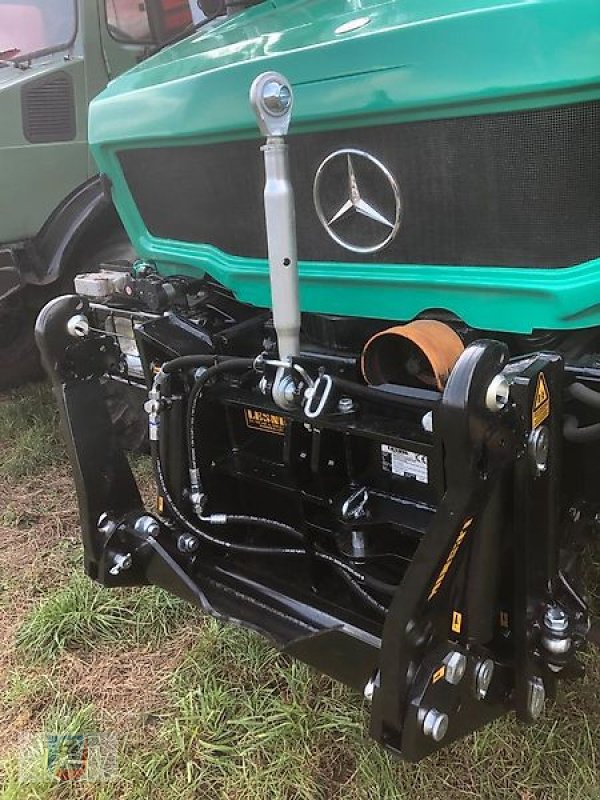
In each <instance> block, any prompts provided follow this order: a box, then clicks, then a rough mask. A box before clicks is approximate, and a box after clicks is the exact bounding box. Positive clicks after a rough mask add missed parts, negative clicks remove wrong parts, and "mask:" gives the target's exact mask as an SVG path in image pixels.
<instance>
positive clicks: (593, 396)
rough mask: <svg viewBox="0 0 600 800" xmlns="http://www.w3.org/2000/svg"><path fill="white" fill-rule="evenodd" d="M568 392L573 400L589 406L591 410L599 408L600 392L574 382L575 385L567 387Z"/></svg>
mask: <svg viewBox="0 0 600 800" xmlns="http://www.w3.org/2000/svg"><path fill="white" fill-rule="evenodd" d="M568 392H569V394H570V395H571V397H573V398H574V399H575V400H579V401H580V402H581V403H584V404H585V405H587V406H591V407H592V408H600V392H596V391H595V390H594V389H590V388H589V387H588V386H585V385H584V384H583V383H579V381H575V383H572V384H571V385H570V386H569V388H568Z"/></svg>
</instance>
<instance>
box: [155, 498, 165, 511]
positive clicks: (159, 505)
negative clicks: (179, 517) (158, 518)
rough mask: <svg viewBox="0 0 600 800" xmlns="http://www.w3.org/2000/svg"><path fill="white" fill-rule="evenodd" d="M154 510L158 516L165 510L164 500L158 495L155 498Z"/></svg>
mask: <svg viewBox="0 0 600 800" xmlns="http://www.w3.org/2000/svg"><path fill="white" fill-rule="evenodd" d="M156 510H157V511H158V513H159V514H162V513H163V511H164V510H165V499H164V497H162V496H161V495H160V494H159V495H158V497H157V498H156Z"/></svg>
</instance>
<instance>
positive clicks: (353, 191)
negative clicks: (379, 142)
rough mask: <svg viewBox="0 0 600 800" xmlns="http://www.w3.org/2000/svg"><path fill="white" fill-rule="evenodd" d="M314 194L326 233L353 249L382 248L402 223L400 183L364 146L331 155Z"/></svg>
mask: <svg viewBox="0 0 600 800" xmlns="http://www.w3.org/2000/svg"><path fill="white" fill-rule="evenodd" d="M342 186H345V187H346V188H345V189H341V187H342ZM313 199H314V204H315V209H316V212H317V216H318V217H319V220H320V221H321V224H322V225H323V227H324V228H325V230H326V231H327V233H328V234H329V235H330V236H331V238H332V239H333V240H334V242H337V243H338V244H339V245H341V246H342V247H345V248H346V250H352V251H353V252H354V253H376V252H377V251H378V250H382V249H383V248H384V247H386V246H387V245H388V244H389V243H390V242H391V241H392V240H393V239H394V238H395V236H396V234H397V233H398V229H399V228H400V222H401V217H402V202H401V197H400V189H399V187H398V183H397V181H396V179H395V178H394V176H393V175H392V173H391V172H390V171H389V169H388V168H387V167H386V166H385V164H382V163H381V161H379V160H378V159H376V158H375V157H374V156H372V155H370V154H369V153H365V152H363V151H362V150H354V149H351V148H347V149H344V150H336V152H335V153H331V155H328V156H327V158H326V159H324V160H323V161H322V162H321V164H320V166H319V168H318V170H317V174H316V175H315V182H314V185H313Z"/></svg>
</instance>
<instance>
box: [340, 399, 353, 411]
mask: <svg viewBox="0 0 600 800" xmlns="http://www.w3.org/2000/svg"><path fill="white" fill-rule="evenodd" d="M338 411H339V412H340V414H351V413H352V412H353V411H354V400H353V399H352V398H351V397H340V399H339V401H338Z"/></svg>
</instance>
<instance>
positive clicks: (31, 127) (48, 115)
mask: <svg viewBox="0 0 600 800" xmlns="http://www.w3.org/2000/svg"><path fill="white" fill-rule="evenodd" d="M21 108H22V115H23V133H24V135H25V138H26V139H27V141H28V142H31V143H32V144H47V143H49V142H70V141H72V140H73V139H74V138H75V135H76V130H77V127H76V122H75V99H74V93H73V81H72V79H71V76H70V75H69V74H68V73H66V72H57V73H55V74H54V75H51V76H49V77H44V78H40V79H39V80H36V81H32V82H31V83H29V84H27V85H26V86H24V87H23V89H22V94H21Z"/></svg>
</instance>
